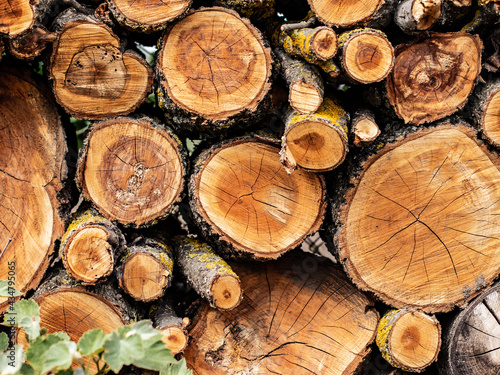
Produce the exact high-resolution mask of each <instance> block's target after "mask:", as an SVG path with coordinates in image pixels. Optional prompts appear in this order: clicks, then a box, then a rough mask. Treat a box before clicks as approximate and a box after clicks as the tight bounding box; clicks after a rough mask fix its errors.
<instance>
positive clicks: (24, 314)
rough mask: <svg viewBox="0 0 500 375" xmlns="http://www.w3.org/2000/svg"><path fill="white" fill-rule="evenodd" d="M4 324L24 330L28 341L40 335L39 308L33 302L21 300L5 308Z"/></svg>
mask: <svg viewBox="0 0 500 375" xmlns="http://www.w3.org/2000/svg"><path fill="white" fill-rule="evenodd" d="M4 324H5V325H8V326H17V327H19V328H24V330H25V332H26V334H27V335H28V336H29V338H30V340H33V339H34V338H36V337H38V336H39V335H40V307H39V306H38V305H37V304H36V302H35V301H33V300H21V301H17V302H15V303H13V304H12V305H10V306H9V307H8V308H7V313H5V315H4Z"/></svg>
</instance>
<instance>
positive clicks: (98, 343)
mask: <svg viewBox="0 0 500 375" xmlns="http://www.w3.org/2000/svg"><path fill="white" fill-rule="evenodd" d="M108 336H109V335H107V334H105V333H104V332H103V331H102V329H100V328H97V329H91V330H89V331H87V332H85V333H84V334H83V335H82V337H80V340H79V341H78V351H79V352H80V354H81V355H84V356H92V355H95V354H98V353H99V352H101V351H102V350H103V345H104V342H105V341H106V339H107V338H108Z"/></svg>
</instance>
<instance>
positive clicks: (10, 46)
mask: <svg viewBox="0 0 500 375" xmlns="http://www.w3.org/2000/svg"><path fill="white" fill-rule="evenodd" d="M56 38H57V35H56V34H55V33H51V32H49V31H48V30H47V29H46V28H45V27H43V26H42V25H35V26H33V28H31V29H30V30H29V31H28V33H27V34H25V35H20V36H18V37H16V38H12V39H8V40H7V50H8V51H9V53H10V54H11V55H12V56H13V57H14V58H16V59H20V60H33V59H35V58H36V57H38V56H40V55H41V54H42V52H43V51H44V50H45V48H46V47H47V44H49V43H52V42H53V41H54V40H55V39H56ZM30 45H31V48H30ZM26 46H27V48H26ZM1 54H2V48H1V47H0V55H1ZM0 59H1V57H0Z"/></svg>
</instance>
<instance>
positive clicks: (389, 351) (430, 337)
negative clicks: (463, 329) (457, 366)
mask: <svg viewBox="0 0 500 375" xmlns="http://www.w3.org/2000/svg"><path fill="white" fill-rule="evenodd" d="M376 341H377V346H378V347H379V349H380V351H381V353H382V355H383V357H384V359H385V360H386V361H387V362H389V363H390V364H391V365H392V366H394V367H397V368H401V369H403V370H405V371H410V372H422V371H424V370H425V368H426V367H428V366H429V365H430V364H431V363H433V362H434V361H436V359H437V356H438V353H439V349H440V347H441V325H440V324H439V322H438V321H437V319H436V318H435V317H434V316H429V315H427V314H425V313H423V312H421V311H418V310H412V309H402V310H390V311H388V312H387V313H386V314H385V315H384V316H383V317H382V319H380V322H379V325H378V329H377V340H376Z"/></svg>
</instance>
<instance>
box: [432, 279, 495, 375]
mask: <svg viewBox="0 0 500 375" xmlns="http://www.w3.org/2000/svg"><path fill="white" fill-rule="evenodd" d="M499 290H500V285H499V284H498V283H497V284H495V285H494V286H493V287H492V288H490V289H488V290H487V291H485V292H484V293H483V294H481V295H480V296H479V297H477V298H476V299H475V300H474V301H472V303H470V304H469V305H468V306H467V307H466V308H465V309H464V310H463V311H462V312H460V314H458V316H456V317H455V318H454V320H453V322H452V324H451V325H450V326H449V327H447V328H446V329H445V330H444V332H443V349H442V350H441V354H440V356H439V360H438V365H439V366H438V367H439V373H440V374H442V375H473V374H483V375H496V374H497V373H498V362H499V359H498V356H499V351H498V348H499V347H500V338H499V337H500V323H499V322H500V299H499Z"/></svg>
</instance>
